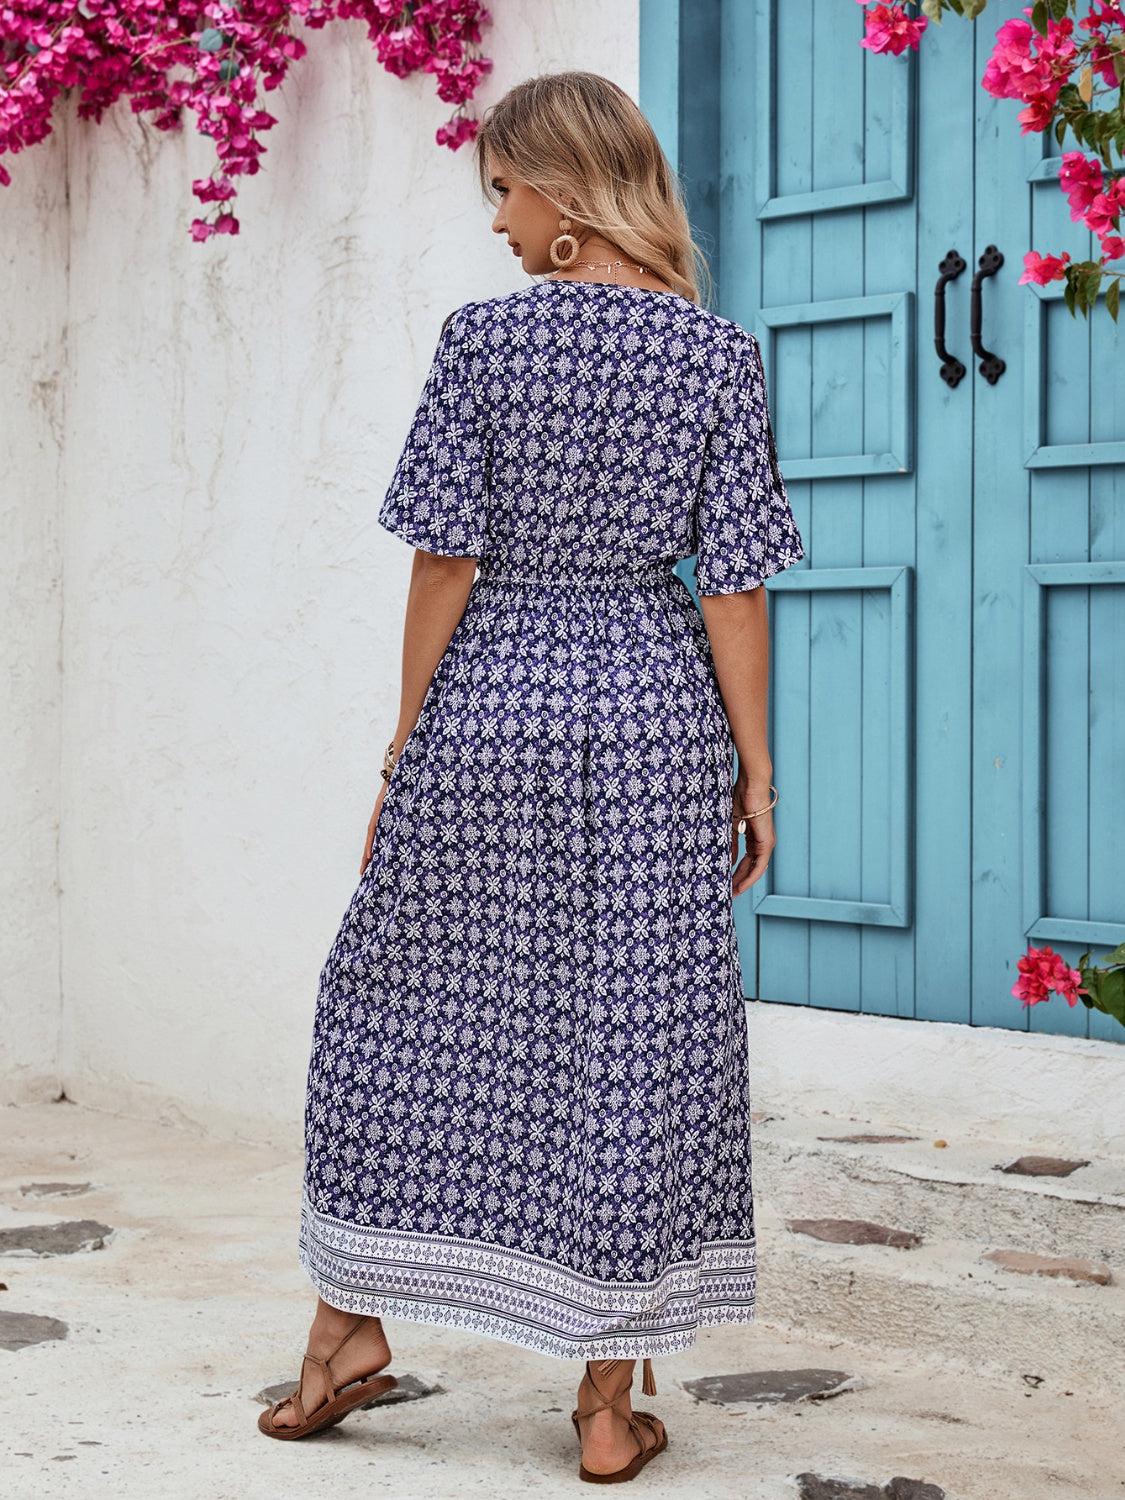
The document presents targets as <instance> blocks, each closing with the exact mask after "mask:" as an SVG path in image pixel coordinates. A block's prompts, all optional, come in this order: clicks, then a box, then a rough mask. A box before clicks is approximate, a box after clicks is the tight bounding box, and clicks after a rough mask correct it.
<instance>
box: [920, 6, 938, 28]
mask: <svg viewBox="0 0 1125 1500" xmlns="http://www.w3.org/2000/svg"><path fill="white" fill-rule="evenodd" d="M942 9H943V6H942V3H941V0H922V14H923V15H924V16H925V18H926V20H927V21H932V22H933V23H934V25H935V26H940V25H941V13H942Z"/></svg>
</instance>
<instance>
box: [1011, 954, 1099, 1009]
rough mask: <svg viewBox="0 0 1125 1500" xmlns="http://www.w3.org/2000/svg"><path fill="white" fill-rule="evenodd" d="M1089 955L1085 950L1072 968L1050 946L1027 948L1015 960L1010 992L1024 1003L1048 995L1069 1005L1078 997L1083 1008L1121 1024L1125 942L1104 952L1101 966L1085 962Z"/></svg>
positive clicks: (1031, 1003)
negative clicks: (1103, 964)
mask: <svg viewBox="0 0 1125 1500" xmlns="http://www.w3.org/2000/svg"><path fill="white" fill-rule="evenodd" d="M1089 957H1090V954H1089V951H1088V950H1087V952H1085V953H1083V954H1082V956H1081V957H1080V958H1079V960H1078V967H1077V968H1076V969H1072V968H1071V967H1070V965H1069V964H1068V963H1067V961H1066V959H1064V958H1063V957H1062V955H1061V954H1059V953H1056V952H1055V950H1054V949H1053V948H1029V949H1028V950H1027V952H1026V953H1024V954H1023V955H1021V957H1020V958H1019V959H1018V960H1017V962H1016V968H1017V969H1018V970H1019V975H1020V977H1019V978H1018V979H1017V980H1016V982H1015V984H1014V985H1013V986H1012V994H1013V995H1015V997H1016V998H1017V999H1018V1000H1020V1001H1022V1002H1023V1004H1024V1006H1032V1005H1038V1004H1039V1003H1040V1002H1041V1001H1043V1000H1049V999H1050V998H1051V995H1052V994H1057V995H1061V996H1062V997H1063V999H1064V1000H1065V1001H1066V1003H1067V1004H1068V1005H1071V1006H1074V1005H1077V1004H1078V1001H1079V1000H1081V1001H1082V1004H1083V1005H1084V1006H1085V1007H1086V1009H1087V1010H1100V1011H1101V1012H1102V1014H1103V1015H1107V1016H1112V1017H1113V1019H1114V1020H1115V1021H1120V1022H1121V1024H1122V1025H1123V1026H1125V943H1121V944H1119V945H1118V947H1116V948H1115V949H1114V950H1113V952H1112V953H1107V954H1106V957H1105V966H1104V967H1103V968H1097V967H1094V966H1092V965H1090V964H1088V963H1087V960H1088V958H1089Z"/></svg>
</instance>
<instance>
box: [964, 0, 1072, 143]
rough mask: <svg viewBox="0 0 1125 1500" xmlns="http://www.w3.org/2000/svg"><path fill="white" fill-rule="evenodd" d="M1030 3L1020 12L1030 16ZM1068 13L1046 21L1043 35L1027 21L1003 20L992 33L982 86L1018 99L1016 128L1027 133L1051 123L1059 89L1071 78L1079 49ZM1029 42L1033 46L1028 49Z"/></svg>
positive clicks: (997, 94)
mask: <svg viewBox="0 0 1125 1500" xmlns="http://www.w3.org/2000/svg"><path fill="white" fill-rule="evenodd" d="M1030 14H1031V10H1030V8H1029V7H1025V8H1024V15H1028V16H1029V15H1030ZM1073 32H1074V23H1073V21H1071V19H1070V17H1069V16H1064V17H1063V19H1062V20H1061V21H1055V20H1051V21H1049V22H1048V24H1047V35H1046V36H1043V35H1042V34H1041V33H1040V32H1038V31H1036V29H1035V27H1034V26H1032V25H1031V24H1030V22H1028V21H1020V20H1016V19H1013V20H1011V21H1005V22H1004V24H1003V25H1002V26H1001V27H1000V29H999V30H998V31H997V33H996V41H995V43H994V45H993V49H992V54H991V56H990V57H989V59H988V62H987V64H986V65H985V70H984V74H983V75H982V77H981V87H982V88H983V89H984V90H985V91H986V92H987V93H989V94H992V95H993V96H994V97H995V98H997V99H1021V100H1022V101H1023V102H1024V103H1025V104H1026V105H1027V106H1028V107H1027V108H1026V109H1023V110H1021V111H1020V113H1019V116H1018V119H1019V122H1020V129H1021V130H1022V131H1023V133H1024V134H1025V135H1026V134H1028V133H1029V132H1031V131H1033V130H1035V131H1040V130H1045V129H1046V128H1047V126H1048V125H1049V124H1050V123H1051V116H1052V114H1053V113H1054V109H1055V104H1056V102H1057V101H1058V97H1059V90H1060V89H1061V88H1062V86H1063V84H1064V83H1065V82H1066V81H1067V79H1068V78H1069V77H1070V74H1071V70H1072V69H1073V67H1074V60H1075V57H1076V55H1077V52H1078V48H1077V46H1076V44H1075V41H1074V36H1073ZM1033 47H1034V49H1035V50H1034V51H1033V50H1032V48H1033Z"/></svg>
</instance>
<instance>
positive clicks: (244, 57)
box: [0, 0, 492, 240]
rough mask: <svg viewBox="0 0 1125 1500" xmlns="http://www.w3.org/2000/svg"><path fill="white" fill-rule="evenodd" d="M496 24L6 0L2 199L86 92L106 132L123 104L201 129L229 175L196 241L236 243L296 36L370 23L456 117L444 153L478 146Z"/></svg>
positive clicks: (460, 13) (328, 5) (383, 48)
mask: <svg viewBox="0 0 1125 1500" xmlns="http://www.w3.org/2000/svg"><path fill="white" fill-rule="evenodd" d="M490 19H491V17H490V15H489V12H488V11H487V10H486V9H485V8H484V6H483V5H482V4H480V3H479V0H77V3H76V4H71V3H62V4H59V3H54V4H51V3H45V0H8V3H6V4H4V3H2V0H0V185H3V186H8V185H9V184H10V182H11V176H10V174H9V172H8V170H7V168H6V167H5V165H4V162H3V160H2V158H3V156H4V155H15V153H16V152H18V151H21V150H23V149H24V148H25V147H27V146H30V145H34V144H36V143H37V142H39V141H41V140H43V139H44V138H45V137H46V136H48V135H50V133H51V115H52V111H53V108H54V105H55V102H56V100H57V99H58V97H59V95H60V94H61V93H62V92H63V90H64V89H70V88H77V89H78V91H79V96H78V115H79V117H80V118H82V119H87V118H89V119H93V120H94V121H100V120H101V118H102V116H103V115H104V114H105V112H106V110H108V109H109V108H110V106H111V105H112V104H114V103H116V101H117V100H118V99H120V98H122V97H124V98H127V99H128V101H129V107H130V108H131V110H132V111H133V113H134V114H150V115H151V117H152V122H153V124H154V125H155V126H156V127H157V128H158V129H160V130H177V129H180V128H181V127H182V124H183V116H184V112H185V111H188V112H190V113H191V114H193V115H194V116H195V120H196V128H197V130H198V131H199V133H200V134H201V135H204V136H207V137H209V138H210V139H211V140H212V141H213V142H214V145H215V156H216V165H215V168H214V169H213V170H212V172H211V174H210V176H208V177H200V178H196V180H195V181H194V182H193V183H192V191H193V193H194V194H195V196H196V198H198V199H199V201H200V203H203V204H214V205H216V208H215V209H214V210H213V211H212V217H210V218H195V219H193V220H192V222H191V228H190V232H191V235H192V238H193V239H195V240H206V239H209V238H210V237H211V236H212V235H213V234H237V233H238V228H239V224H238V219H237V218H236V217H235V215H234V213H233V212H232V209H231V207H230V205H231V201H232V200H233V199H234V197H235V194H236V191H237V189H236V187H235V179H236V178H238V177H240V176H253V175H254V173H256V172H257V171H258V169H259V166H260V158H261V157H262V156H263V155H264V153H265V150H266V147H265V146H264V145H263V144H262V141H261V139H260V137H261V135H262V133H263V132H265V131H267V130H269V129H271V128H272V127H273V126H274V125H276V124H277V120H276V117H275V116H273V115H271V114H270V113H269V112H268V111H267V110H265V109H263V108H262V107H261V103H260V95H261V94H262V93H267V92H269V91H270V90H272V89H276V88H278V87H279V86H280V85H281V84H282V83H283V82H284V80H285V77H286V75H287V73H288V71H289V68H290V66H291V64H292V63H294V62H296V61H298V60H299V59H300V58H302V57H304V55H305V53H306V52H307V50H308V49H307V46H306V44H305V42H304V41H303V40H302V39H301V37H299V36H298V35H296V34H295V27H296V26H298V25H302V26H303V27H305V28H307V29H308V30H310V31H318V30H321V29H322V28H323V27H324V26H326V25H327V24H328V23H329V22H330V21H346V20H356V21H362V22H363V23H364V24H365V25H366V27H367V34H368V37H369V38H370V40H371V42H372V44H373V46H374V48H375V54H376V56H377V58H378V59H379V62H380V63H381V64H382V65H383V67H384V68H386V70H387V71H388V72H389V73H392V74H394V76H395V77H397V78H406V77H408V76H409V75H410V74H411V73H417V72H425V73H432V74H433V75H434V78H435V81H436V90H437V95H438V98H439V99H441V100H443V101H444V102H445V103H447V104H453V105H455V106H456V108H455V110H454V113H453V115H452V116H451V117H450V119H448V120H447V121H446V122H445V123H444V124H443V125H441V126H440V128H439V129H438V130H437V132H436V136H435V139H436V141H437V143H438V144H439V145H443V146H448V147H449V148H450V149H451V150H454V151H455V150H457V148H458V147H459V146H461V145H462V144H463V143H464V142H465V141H467V140H471V139H472V138H473V137H474V136H475V135H476V132H477V128H478V124H479V122H478V121H477V120H476V119H475V118H474V117H473V116H472V115H471V114H470V113H469V111H468V109H467V108H466V106H467V104H468V102H469V100H470V99H471V98H472V97H473V93H474V91H475V90H476V87H477V85H478V83H479V82H480V80H481V78H482V77H483V75H484V74H485V73H487V72H488V71H489V69H490V68H491V67H492V63H491V60H490V59H489V58H486V57H482V56H481V55H480V51H479V43H480V31H481V27H482V26H484V25H486V24H487V23H488V21H489V20H490Z"/></svg>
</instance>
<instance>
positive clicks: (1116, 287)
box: [1105, 276, 1125, 963]
mask: <svg viewBox="0 0 1125 1500" xmlns="http://www.w3.org/2000/svg"><path fill="white" fill-rule="evenodd" d="M1120 300H1121V279H1120V277H1117V276H1115V277H1114V278H1113V281H1112V282H1111V283H1110V285H1109V286H1108V287H1107V288H1106V294H1105V305H1106V311H1107V312H1108V313H1109V315H1110V317H1111V318H1112V319H1113V321H1114V322H1115V323H1116V322H1117V305H1118V303H1119V302H1120ZM1122 950H1123V951H1125V944H1122ZM1117 962H1118V963H1125V958H1119V959H1118V960H1117Z"/></svg>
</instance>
